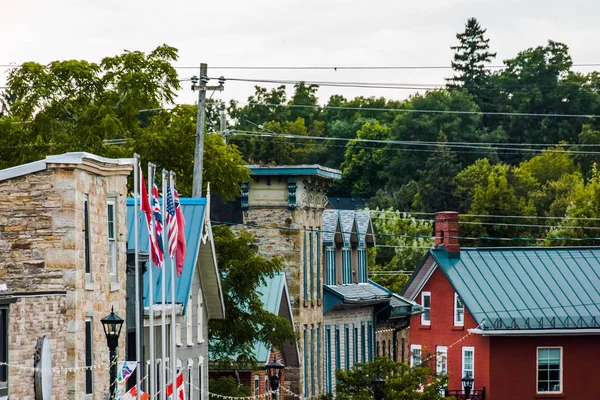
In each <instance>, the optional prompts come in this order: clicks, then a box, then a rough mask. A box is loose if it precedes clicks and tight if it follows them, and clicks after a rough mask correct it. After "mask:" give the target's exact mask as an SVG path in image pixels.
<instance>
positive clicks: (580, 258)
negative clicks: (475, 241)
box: [413, 247, 600, 330]
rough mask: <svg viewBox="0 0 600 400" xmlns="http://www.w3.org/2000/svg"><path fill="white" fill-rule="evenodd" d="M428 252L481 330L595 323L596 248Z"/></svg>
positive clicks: (599, 302)
mask: <svg viewBox="0 0 600 400" xmlns="http://www.w3.org/2000/svg"><path fill="white" fill-rule="evenodd" d="M429 253H430V255H431V256H432V257H433V258H434V259H435V262H436V264H437V265H438V266H439V267H440V268H441V269H442V270H443V272H444V273H445V274H446V277H447V278H448V280H449V281H450V283H451V284H452V285H453V286H454V288H455V290H456V292H457V293H458V294H459V296H460V297H461V298H462V300H463V302H464V304H465V306H466V307H467V309H468V310H469V312H470V313H471V314H472V315H473V317H474V318H475V320H476V321H477V323H478V324H480V325H481V326H480V328H481V329H483V330H510V329H579V328H598V327H600V248H590V247H587V248H568V247H563V248H550V247H522V248H478V249H472V248H462V249H461V250H460V256H459V257H455V256H453V257H449V253H448V252H447V251H446V249H444V248H443V247H440V248H436V249H431V250H429ZM418 273H419V271H415V273H414V274H413V276H416V275H417V274H418ZM413 283H416V282H413Z"/></svg>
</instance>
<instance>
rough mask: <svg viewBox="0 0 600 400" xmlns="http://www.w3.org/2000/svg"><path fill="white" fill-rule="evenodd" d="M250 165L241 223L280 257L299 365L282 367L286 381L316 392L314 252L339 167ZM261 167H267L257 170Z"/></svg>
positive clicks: (318, 312)
mask: <svg viewBox="0 0 600 400" xmlns="http://www.w3.org/2000/svg"><path fill="white" fill-rule="evenodd" d="M250 169H251V171H252V175H253V181H252V182H250V183H249V184H247V185H245V187H244V190H243V192H244V193H243V196H245V197H243V199H242V207H243V210H244V213H243V218H244V220H243V222H244V224H245V225H246V226H244V227H243V229H245V230H247V231H248V232H249V233H251V234H252V235H253V236H254V237H255V239H256V244H257V245H258V249H259V252H260V254H261V255H263V256H265V257H280V258H282V259H283V261H284V270H285V273H286V277H287V285H288V289H289V295H290V303H291V305H292V311H293V316H294V323H295V329H296V332H297V333H298V335H299V341H298V348H299V352H300V367H299V368H286V370H285V375H286V385H285V387H286V388H287V389H289V390H291V391H292V392H293V393H297V394H299V395H301V397H302V398H317V397H318V395H319V394H320V393H322V389H323V381H322V375H323V374H322V371H323V357H322V356H321V357H320V358H319V357H317V356H316V355H317V354H318V353H319V351H321V354H322V349H323V338H324V335H323V301H322V299H323V281H322V272H321V264H320V262H319V257H320V255H319V256H317V254H318V252H319V247H320V246H319V240H320V239H319V237H320V236H319V235H320V231H321V227H322V214H323V209H324V205H325V201H326V199H327V197H326V192H327V187H328V186H329V185H330V184H331V181H332V180H333V179H336V178H335V177H337V179H339V171H335V170H329V169H326V168H323V167H320V166H293V167H275V168H272V169H271V168H269V167H252V166H251V167H250ZM265 170H270V171H268V172H267V175H261V174H263V173H264V172H265ZM252 225H258V227H256V228H253V227H252ZM305 271H306V272H305ZM311 332H312V334H311ZM317 332H319V334H317ZM305 343H306V346H305ZM311 355H312V356H311ZM311 359H312V368H311V366H310V365H308V364H309V363H310V360H311ZM305 360H307V361H309V363H307V362H306V361H305ZM305 377H306V378H307V381H306V382H305ZM313 387H314V391H313ZM306 389H308V391H307V390H306ZM313 393H314V396H312V394H313Z"/></svg>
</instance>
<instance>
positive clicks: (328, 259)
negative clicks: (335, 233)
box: [325, 247, 336, 285]
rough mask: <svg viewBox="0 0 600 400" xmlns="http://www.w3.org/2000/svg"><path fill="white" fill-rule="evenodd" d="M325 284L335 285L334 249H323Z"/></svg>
mask: <svg viewBox="0 0 600 400" xmlns="http://www.w3.org/2000/svg"><path fill="white" fill-rule="evenodd" d="M325 264H326V266H325V269H326V276H325V284H326V285H335V284H336V270H335V247H327V248H326V249H325Z"/></svg>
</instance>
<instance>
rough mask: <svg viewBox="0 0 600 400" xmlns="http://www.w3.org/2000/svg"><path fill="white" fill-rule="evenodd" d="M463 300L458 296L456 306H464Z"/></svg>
mask: <svg viewBox="0 0 600 400" xmlns="http://www.w3.org/2000/svg"><path fill="white" fill-rule="evenodd" d="M463 307H464V305H463V302H462V300H461V298H460V297H459V296H456V308H463Z"/></svg>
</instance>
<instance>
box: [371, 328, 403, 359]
mask: <svg viewBox="0 0 600 400" xmlns="http://www.w3.org/2000/svg"><path fill="white" fill-rule="evenodd" d="M396 328H397V326H396V325H395V324H391V323H384V324H377V343H378V344H379V355H381V356H383V348H382V347H383V342H384V341H385V346H386V351H385V355H386V357H388V358H390V359H392V360H395V361H398V362H403V363H406V364H408V363H409V362H410V357H409V350H408V349H409V347H408V331H409V329H408V327H406V328H404V329H401V330H398V331H397V332H395V333H394V331H395V330H396ZM394 337H395V339H394ZM394 340H396V341H397V342H396V352H395V353H394ZM376 346H377V344H376ZM388 348H389V350H391V352H390V351H389V350H388Z"/></svg>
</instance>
